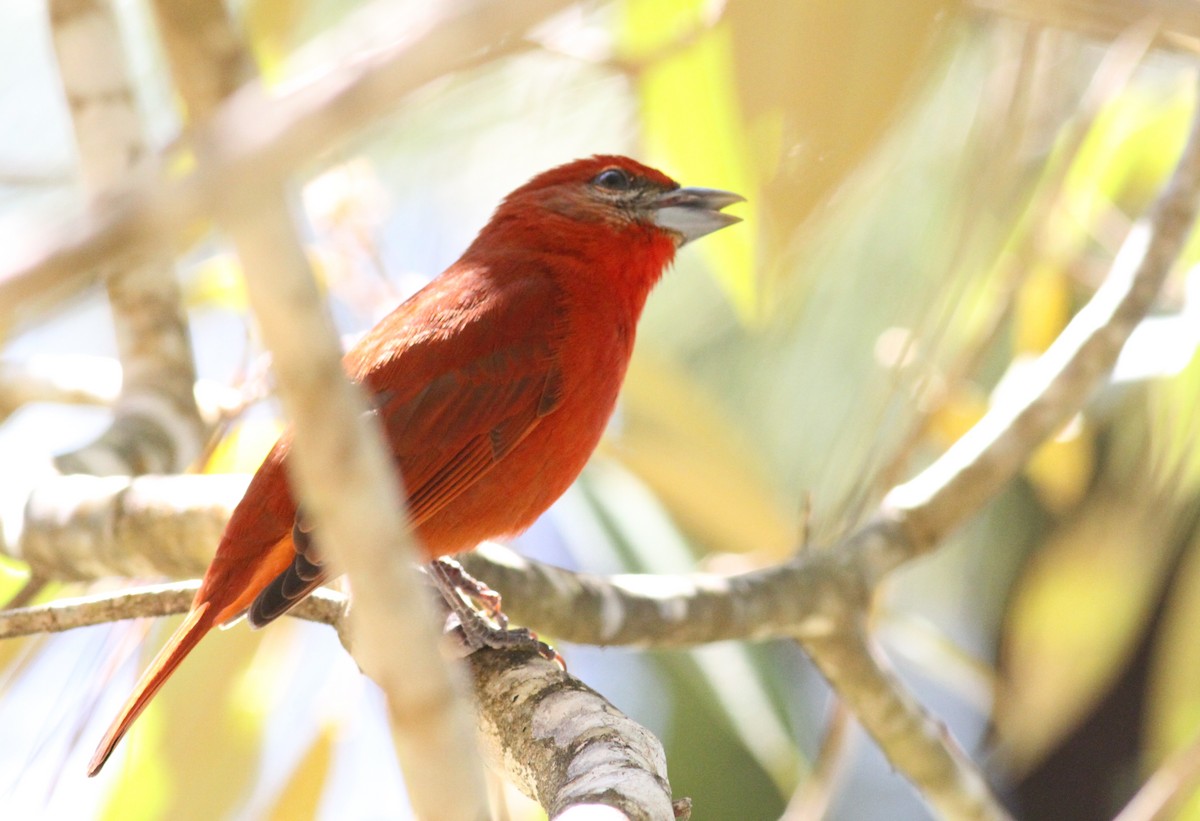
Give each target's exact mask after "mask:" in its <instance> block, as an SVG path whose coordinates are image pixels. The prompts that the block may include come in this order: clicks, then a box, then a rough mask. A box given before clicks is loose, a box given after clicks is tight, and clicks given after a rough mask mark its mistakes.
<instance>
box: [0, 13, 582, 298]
mask: <svg viewBox="0 0 1200 821" xmlns="http://www.w3.org/2000/svg"><path fill="white" fill-rule="evenodd" d="M568 5H569V3H568V2H566V0H528V1H527V2H523V3H516V4H513V3H501V2H474V3H465V4H463V5H462V6H460V7H458V8H456V9H455V10H454V11H452V12H449V13H444V14H442V15H441V16H435V17H433V18H432V19H430V20H429V21H428V22H427V23H426V25H425V26H424V27H420V26H414V27H412V28H411V29H410V30H409V31H407V32H406V34H405V36H404V37H402V38H400V39H399V40H398V41H397V42H395V43H393V44H392V45H390V46H388V47H387V48H385V49H381V50H379V51H375V52H372V53H368V54H367V55H365V56H362V57H359V58H357V59H355V60H351V61H348V62H347V63H346V64H343V65H340V66H338V67H337V68H335V69H333V70H331V71H330V72H329V73H328V74H325V75H323V76H322V77H321V78H319V79H318V80H316V81H314V82H313V83H311V84H310V85H307V86H305V87H303V88H302V89H300V90H298V91H296V92H294V93H292V94H290V95H286V96H275V95H273V94H271V93H270V92H269V91H268V90H267V89H265V88H264V87H263V86H262V84H261V83H253V84H250V85H248V86H246V87H244V88H243V89H241V90H240V91H239V92H238V93H237V94H235V95H234V96H233V98H232V99H231V100H230V101H229V102H227V103H226V104H225V105H223V106H222V107H221V108H220V109H219V110H218V111H217V112H215V114H214V116H213V117H212V119H211V120H210V121H209V122H207V123H204V124H201V125H198V126H197V127H196V129H195V130H194V131H193V132H192V134H191V135H190V136H191V142H192V146H193V147H194V149H195V150H196V151H197V152H198V153H201V154H203V155H204V157H205V165H204V170H203V173H202V174H201V173H199V172H197V171H193V172H191V173H189V174H185V175H182V176H177V175H171V174H168V173H167V171H166V170H165V169H163V168H161V167H160V168H156V169H150V170H147V171H145V172H143V173H141V174H139V175H138V178H137V179H134V180H132V181H131V182H130V183H129V184H128V185H127V186H126V187H125V188H124V189H123V190H121V191H119V192H116V191H114V192H113V194H112V195H111V196H110V197H109V198H108V200H107V201H106V202H105V204H104V208H102V209H99V208H97V209H92V210H91V211H89V212H88V213H87V214H85V215H83V216H82V217H80V218H77V219H75V220H72V221H69V222H67V223H65V224H63V225H61V226H60V227H59V228H58V229H57V230H52V231H48V232H47V233H46V234H45V235H44V236H43V237H41V238H40V241H35V242H34V243H31V246H30V247H28V248H27V249H26V250H25V258H24V259H18V260H14V259H9V260H6V261H3V262H0V289H2V286H3V285H4V284H5V283H13V284H14V285H13V288H14V290H15V291H16V293H15V294H14V296H17V297H20V296H21V295H22V294H25V293H30V294H33V295H35V296H36V295H38V294H40V293H44V292H45V291H47V290H50V288H51V286H49V285H45V286H39V285H38V283H40V282H42V281H43V280H44V281H46V282H51V283H53V282H63V283H66V284H67V285H69V284H70V283H71V281H72V279H71V278H72V277H74V276H76V272H77V271H79V270H83V269H88V268H90V267H92V266H94V265H96V264H98V263H99V262H101V261H103V260H107V259H110V258H121V257H123V256H125V255H128V254H138V253H144V252H148V251H151V250H157V249H161V248H162V247H163V246H164V245H165V246H173V247H179V246H180V245H182V243H183V242H184V240H185V235H186V232H187V230H188V229H189V228H190V227H191V226H192V225H193V223H195V222H197V221H200V220H203V219H205V218H206V217H207V216H208V215H210V214H211V213H212V212H213V211H215V210H217V209H219V208H220V207H221V206H222V202H223V200H224V199H225V198H226V197H227V195H228V194H229V193H230V192H231V191H236V192H238V193H239V194H242V195H245V196H253V195H254V193H255V192H261V191H264V190H265V191H268V192H274V191H275V190H276V187H277V186H278V185H279V184H280V181H281V180H283V179H286V178H287V177H288V176H289V175H291V174H293V173H295V172H296V170H297V169H299V168H301V167H303V166H305V165H306V164H307V163H310V162H311V161H313V160H314V159H316V158H317V157H319V156H320V155H322V154H324V153H325V152H328V151H329V150H331V149H333V148H336V147H337V146H339V145H341V144H342V143H344V142H345V141H346V140H348V139H350V138H351V137H353V136H355V135H357V134H359V133H361V131H362V130H363V128H364V127H366V126H368V125H370V124H372V123H374V122H376V121H378V120H379V119H381V118H382V117H384V116H385V115H386V114H387V113H389V112H390V111H392V110H394V109H395V108H396V106H397V104H398V102H399V101H401V100H403V99H404V97H406V96H407V95H408V94H411V93H412V92H413V91H415V90H417V89H419V88H421V87H422V86H424V85H425V84H426V83H429V82H431V81H433V80H435V79H437V78H439V77H444V76H446V75H448V74H452V73H454V72H456V71H460V70H465V69H469V68H473V67H475V66H477V65H478V64H479V62H480V60H481V55H486V56H487V57H488V58H490V59H492V60H495V59H499V58H501V57H503V56H505V55H511V54H516V53H520V52H522V51H526V50H528V49H530V48H532V45H531V43H530V41H529V40H528V39H525V38H524V34H525V33H526V32H527V31H528V30H529V29H530V28H531V27H533V26H535V25H536V24H538V23H540V22H542V21H543V20H545V19H546V18H547V17H549V16H550V15H551V14H552V13H554V12H556V11H560V10H562V9H563V8H566V7H567V6H568ZM17 285H20V287H19V288H18V287H17ZM2 292H3V291H2V290H0V293H2Z"/></svg>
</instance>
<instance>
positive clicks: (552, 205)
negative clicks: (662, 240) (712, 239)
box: [496, 154, 745, 248]
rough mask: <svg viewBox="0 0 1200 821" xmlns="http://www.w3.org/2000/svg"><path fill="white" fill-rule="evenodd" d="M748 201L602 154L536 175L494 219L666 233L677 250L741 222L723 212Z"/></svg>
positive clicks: (507, 201) (518, 190) (629, 160)
mask: <svg viewBox="0 0 1200 821" xmlns="http://www.w3.org/2000/svg"><path fill="white" fill-rule="evenodd" d="M744 201H745V198H744V197H741V196H739V195H738V194H733V193H730V192H728V191H717V190H715V189H711V188H681V187H680V186H679V183H677V182H675V181H674V180H673V179H671V178H670V177H668V176H667V175H666V174H664V173H662V172H661V171H657V170H655V169H653V168H650V167H649V166H645V165H642V164H641V163H639V162H637V161H636V160H631V159H630V158H628V157H621V156H616V155H602V154H601V155H596V156H594V157H589V158H587V159H584V160H576V161H575V162H571V163H567V164H566V165H560V166H558V167H557V168H552V169H550V170H549V171H546V172H544V173H541V174H539V175H537V176H536V177H534V178H533V179H532V180H530V181H529V182H527V183H525V185H523V186H521V187H520V188H518V189H517V190H515V191H513V192H512V193H511V194H509V195H508V197H507V198H506V199H505V200H504V203H503V204H502V205H501V206H500V208H499V209H498V210H497V212H496V217H497V218H502V217H503V216H504V215H505V213H506V212H510V211H517V212H520V211H522V210H525V209H528V208H533V209H535V210H536V211H540V212H541V213H543V214H547V215H553V216H554V217H557V218H561V219H565V220H569V221H573V222H576V223H579V224H581V225H584V226H593V227H601V226H603V227H606V228H609V229H612V230H614V231H615V232H617V233H625V232H628V231H633V232H638V231H641V232H645V231H652V232H658V233H662V234H665V235H667V236H669V237H670V238H671V240H672V242H673V243H674V245H675V247H676V248H678V247H679V246H681V245H683V244H684V243H687V242H691V241H692V240H694V239H698V238H699V237H702V236H704V235H705V234H711V233H712V232H713V231H716V230H718V229H721V228H724V227H726V226H728V225H733V224H734V223H737V222H741V218H740V217H735V216H733V215H732V214H725V213H722V211H721V209H723V208H725V207H726V206H728V205H732V204H733V203H735V202H744Z"/></svg>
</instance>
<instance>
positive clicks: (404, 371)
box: [88, 156, 742, 775]
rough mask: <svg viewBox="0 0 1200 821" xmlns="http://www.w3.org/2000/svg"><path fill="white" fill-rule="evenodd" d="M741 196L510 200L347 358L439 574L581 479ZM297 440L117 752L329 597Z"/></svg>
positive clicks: (258, 478) (584, 170)
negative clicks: (703, 244)
mask: <svg viewBox="0 0 1200 821" xmlns="http://www.w3.org/2000/svg"><path fill="white" fill-rule="evenodd" d="M741 201H742V197H740V196H738V195H737V194H731V193H728V192H725V191H714V190H710V189H703V188H680V187H679V184H678V183H676V182H675V181H673V180H672V179H670V178H669V177H667V176H666V175H664V174H662V173H661V172H659V171H656V170H654V169H652V168H647V167H646V166H644V165H641V164H640V163H637V162H635V161H633V160H631V159H628V158H626V157H617V156H596V157H592V158H590V159H585V160H577V161H576V162H572V163H569V164H567V165H563V166H560V167H558V168H555V169H552V170H550V171H547V172H545V173H543V174H540V175H538V176H537V177H534V178H533V179H532V180H530V181H529V182H528V183H526V184H525V185H523V186H521V187H520V188H518V189H517V190H516V191H513V192H512V193H511V194H509V195H508V197H507V198H505V200H504V201H503V202H502V203H501V204H500V207H499V208H497V209H496V213H495V214H494V215H493V216H492V219H491V221H490V222H489V223H488V224H487V225H486V226H485V227H484V228H483V230H482V231H480V233H479V236H478V237H476V239H475V241H474V242H473V243H471V246H470V247H469V248H468V249H467V251H466V253H464V254H463V256H462V258H461V259H459V260H458V262H456V263H454V264H453V265H451V266H450V267H449V268H447V269H446V270H445V271H444V272H443V273H442V274H441V275H440V276H439V277H437V278H436V279H434V280H433V281H432V282H430V283H429V284H428V285H427V286H425V287H424V288H422V289H421V290H420V291H418V292H417V293H416V294H414V295H413V296H412V297H411V298H409V299H408V300H407V301H406V302H405V303H404V304H402V305H401V306H400V307H398V308H396V310H394V311H393V312H392V313H391V314H389V315H388V316H387V317H385V318H384V319H383V320H382V321H381V322H379V324H378V325H376V326H375V327H374V328H373V329H371V331H370V332H369V333H367V335H366V336H365V337H363V339H362V340H361V341H360V342H359V343H358V344H357V345H355V346H354V348H353V349H352V350H351V351H350V352H349V353H347V354H346V357H345V359H344V365H345V368H346V371H347V372H348V373H349V375H350V377H351V378H353V379H354V380H355V381H357V382H359V383H361V384H362V385H363V386H364V387H365V388H366V389H367V390H368V391H369V392H370V394H371V398H372V400H373V402H374V407H375V413H376V414H377V416H378V418H379V421H380V423H381V424H382V425H383V427H384V431H385V433H386V436H387V440H388V444H389V446H390V447H391V450H392V456H393V458H394V459H395V460H396V465H397V467H398V468H399V470H400V473H401V475H402V477H403V480H404V485H405V487H406V488H408V500H407V501H408V515H409V519H410V521H411V522H412V526H413V528H414V531H415V533H416V536H417V541H418V543H419V544H421V545H422V546H423V548H424V551H425V553H426V555H427V556H428V557H430V558H434V557H438V556H445V555H447V554H451V553H458V552H460V551H464V550H469V549H471V548H473V547H475V546H476V545H477V544H479V543H480V542H482V541H485V540H487V539H493V538H498V537H503V536H509V535H512V534H515V533H519V532H520V531H522V530H524V529H525V528H527V527H529V525H531V524H533V522H534V520H535V519H536V518H537V517H538V516H539V515H541V513H542V512H543V511H544V510H546V508H548V507H549V506H550V504H551V503H552V502H553V501H554V500H555V499H557V498H558V497H559V496H560V495H561V494H562V493H563V491H565V490H566V489H567V487H568V486H569V485H570V484H571V482H573V481H574V480H575V477H576V476H578V475H579V472H580V471H581V470H582V469H583V465H584V463H585V462H586V461H587V459H588V457H589V456H590V455H591V453H592V450H593V449H594V448H595V447H596V443H597V442H598V441H599V440H600V435H601V434H602V433H603V431H604V427H605V425H606V423H607V421H608V418H609V416H610V415H611V414H612V411H613V407H614V405H615V403H616V399H617V391H618V390H619V389H620V387H621V381H622V380H623V379H624V376H625V369H626V367H627V366H628V364H629V357H630V354H631V353H632V351H633V339H634V332H635V330H636V326H637V321H638V317H639V316H640V315H641V312H642V306H643V305H644V304H645V301H646V297H647V295H648V294H649V293H650V289H651V288H652V287H653V286H654V284H655V283H656V282H657V281H658V280H659V278H660V277H661V276H662V274H663V271H664V270H665V269H666V267H667V266H668V265H669V264H670V263H671V261H672V259H673V258H674V256H675V251H676V249H677V248H679V247H680V246H681V245H683V244H684V243H686V242H689V241H691V240H694V239H696V238H697V237H701V236H704V235H705V234H708V233H711V232H712V231H716V230H717V229H720V228H724V227H725V226H727V225H732V224H734V223H736V222H739V219H738V218H737V217H734V216H731V215H729V214H723V213H721V209H722V208H724V207H725V206H727V205H730V204H732V203H735V202H741ZM289 443H290V436H289V434H287V433H284V435H283V436H282V437H280V439H279V441H278V442H277V443H276V444H275V446H274V448H272V450H271V452H270V453H269V454H268V455H267V458H266V460H265V461H264V462H263V464H262V466H261V467H260V468H259V469H258V472H257V473H256V474H255V475H254V478H253V479H252V480H251V482H250V485H249V487H248V488H247V489H246V495H245V497H244V498H243V499H242V501H241V502H240V503H239V504H238V506H237V508H236V509H235V510H234V511H233V515H232V517H231V518H230V520H229V525H228V526H227V527H226V528H225V535H224V536H223V537H222V539H221V544H220V546H219V547H218V548H217V553H216V556H215V557H214V558H213V561H212V564H211V565H210V566H209V568H208V572H207V573H205V575H204V580H203V582H202V583H201V585H200V589H199V591H197V593H196V598H195V601H194V602H193V603H192V609H191V611H190V612H189V613H188V615H187V618H186V619H184V621H183V624H181V625H180V626H179V629H178V630H176V631H175V634H174V635H173V636H171V638H170V640H169V641H168V642H167V644H166V646H165V647H164V648H163V649H162V651H161V652H159V654H158V656H157V657H156V658H155V659H154V661H153V663H152V664H151V665H150V667H149V669H148V670H146V672H145V673H144V674H143V675H142V678H141V680H140V681H139V682H138V683H137V686H136V687H135V688H134V691H133V694H132V695H131V696H130V697H129V699H128V701H126V702H125V705H124V707H122V708H121V712H120V714H119V715H118V716H117V718H116V720H115V721H114V722H113V724H112V726H111V727H110V728H109V730H108V732H107V733H106V734H105V736H104V738H103V740H101V742H100V745H99V746H98V747H97V748H96V753H95V755H93V756H92V760H91V762H90V764H89V765H88V774H89V775H95V774H96V773H97V772H99V770H100V768H101V767H102V766H104V762H105V761H106V760H107V759H108V757H109V755H110V754H111V753H112V751H113V747H115V746H116V744H117V742H118V741H120V739H121V737H122V736H123V735H124V734H125V732H126V731H127V730H128V729H129V727H130V725H131V724H132V723H133V721H134V720H135V719H136V718H137V717H138V715H140V714H141V712H142V710H144V709H145V707H146V705H147V704H149V702H150V700H151V699H152V698H153V697H154V695H155V694H156V693H157V692H158V691H159V689H160V688H161V687H162V686H163V684H164V683H165V682H166V680H167V678H168V677H169V676H170V675H171V673H172V672H174V670H175V668H176V667H178V666H179V664H180V662H182V661H183V659H184V657H185V656H186V655H187V654H188V653H189V652H190V651H191V650H192V648H193V647H195V646H196V644H197V642H199V641H200V639H201V638H203V637H204V635H205V634H207V633H208V631H210V630H212V629H213V628H214V627H216V626H218V625H221V624H224V623H226V622H229V621H232V620H234V619H236V618H238V617H239V616H240V615H242V614H243V613H246V612H247V610H249V619H250V623H251V624H252V625H253V626H255V627H261V626H262V625H264V624H266V623H268V622H270V621H272V620H273V619H275V618H278V617H279V616H280V615H282V614H283V613H285V612H286V611H287V610H288V609H289V608H290V607H292V606H294V605H295V604H297V603H298V602H299V601H300V600H302V599H303V598H304V597H305V596H307V595H308V594H309V593H310V592H312V591H313V590H314V589H315V588H316V587H317V586H318V585H320V584H321V583H323V582H324V581H326V574H325V571H324V569H323V568H322V566H321V564H320V561H319V557H317V556H316V555H315V553H314V551H313V549H312V546H311V540H310V539H309V538H307V527H306V526H305V527H302V526H301V522H300V519H299V517H298V512H297V507H296V502H295V501H294V500H293V498H292V494H291V491H290V489H289V486H288V479H287V459H288V450H289Z"/></svg>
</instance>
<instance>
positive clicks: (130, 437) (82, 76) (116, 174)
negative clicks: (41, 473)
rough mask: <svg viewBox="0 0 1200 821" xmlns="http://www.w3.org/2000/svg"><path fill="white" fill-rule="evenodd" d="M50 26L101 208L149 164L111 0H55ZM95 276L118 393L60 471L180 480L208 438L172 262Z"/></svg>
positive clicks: (148, 259)
mask: <svg viewBox="0 0 1200 821" xmlns="http://www.w3.org/2000/svg"><path fill="white" fill-rule="evenodd" d="M50 23H51V31H52V33H53V39H54V46H55V51H56V53H57V55H58V65H59V73H60V75H61V78H62V84H63V90H64V92H65V93H66V96H67V102H68V107H69V108H70V111H71V121H72V123H73V125H74V127H75V142H76V145H77V146H78V148H79V167H80V172H81V176H82V179H83V182H84V187H85V189H86V191H87V194H88V197H89V199H90V200H91V202H92V203H93V206H94V207H103V205H104V202H105V198H106V196H107V195H108V194H109V193H110V192H111V191H113V190H114V189H115V188H117V187H118V186H121V185H123V184H124V182H125V179H126V177H127V176H129V175H130V174H133V173H134V172H135V171H136V170H137V169H138V168H139V167H141V166H143V165H145V162H146V157H147V149H146V144H145V138H144V136H143V131H142V126H141V122H140V120H139V118H138V113H137V108H136V101H135V97H134V93H133V86H132V83H131V80H130V77H129V73H128V70H127V68H126V61H125V55H124V53H123V49H122V46H121V42H122V40H121V37H120V32H119V31H118V28H117V21H116V16H115V14H114V13H113V9H112V6H111V4H110V3H109V2H108V0H51V2H50ZM98 271H99V276H100V278H101V279H102V280H103V282H104V285H105V288H106V290H107V292H108V300H109V305H110V306H111V308H112V314H113V325H114V328H115V330H116V337H117V351H118V354H119V356H120V359H121V369H122V383H121V393H120V395H119V396H118V398H117V401H116V404H115V406H114V415H113V422H112V424H111V426H110V427H109V428H108V430H107V431H105V432H104V433H103V434H101V435H100V437H99V438H97V439H96V440H95V441H94V442H92V443H90V444H88V445H85V446H84V447H82V448H80V449H79V450H76V451H74V452H72V453H68V454H63V455H62V456H60V457H59V458H58V460H57V461H58V466H59V469H60V470H62V472H64V473H96V474H101V475H111V474H124V475H128V474H138V473H164V472H171V471H181V470H183V469H185V468H186V467H187V466H188V465H189V464H191V462H192V460H193V459H195V458H196V456H197V455H198V454H199V452H200V447H201V445H202V444H203V441H204V437H205V429H204V424H203V422H202V420H201V418H200V413H199V410H198V409H197V407H196V402H195V397H194V395H193V392H192V386H193V385H194V383H195V381H196V368H195V364H194V363H193V361H192V353H191V346H190V344H189V341H188V333H187V319H186V317H185V315H184V312H183V304H182V298H181V295H180V289H179V285H178V283H177V282H176V281H175V276H174V270H173V267H172V265H171V264H170V261H169V257H168V256H166V255H164V254H150V255H133V256H128V257H125V258H123V259H121V260H113V259H107V260H104V261H102V262H100V264H99V268H98Z"/></svg>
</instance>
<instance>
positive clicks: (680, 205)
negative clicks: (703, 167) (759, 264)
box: [651, 188, 746, 245]
mask: <svg viewBox="0 0 1200 821" xmlns="http://www.w3.org/2000/svg"><path fill="white" fill-rule="evenodd" d="M745 201H746V198H745V197H743V196H741V195H739V194H734V193H731V192H729V191H718V190H716V189H715V188H676V189H675V190H674V191H667V192H665V193H663V194H661V195H659V197H658V198H657V199H655V200H654V202H653V203H652V204H651V208H652V209H653V211H654V214H653V217H652V218H653V220H654V222H655V223H656V224H657V225H658V226H659V227H661V228H665V229H666V230H668V231H670V232H671V233H673V234H675V235H676V236H677V237H679V241H678V243H677V244H678V245H684V244H685V243H688V242H691V241H692V240H694V239H699V238H700V237H702V236H704V235H705V234H711V233H712V232H713V231H717V230H719V229H721V228H724V227H725V226H727V225H733V224H734V223H737V222H741V221H742V218H741V217H735V216H733V215H732V214H722V213H721V209H722V208H724V207H725V206H727V205H733V204H734V203H735V202H745Z"/></svg>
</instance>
